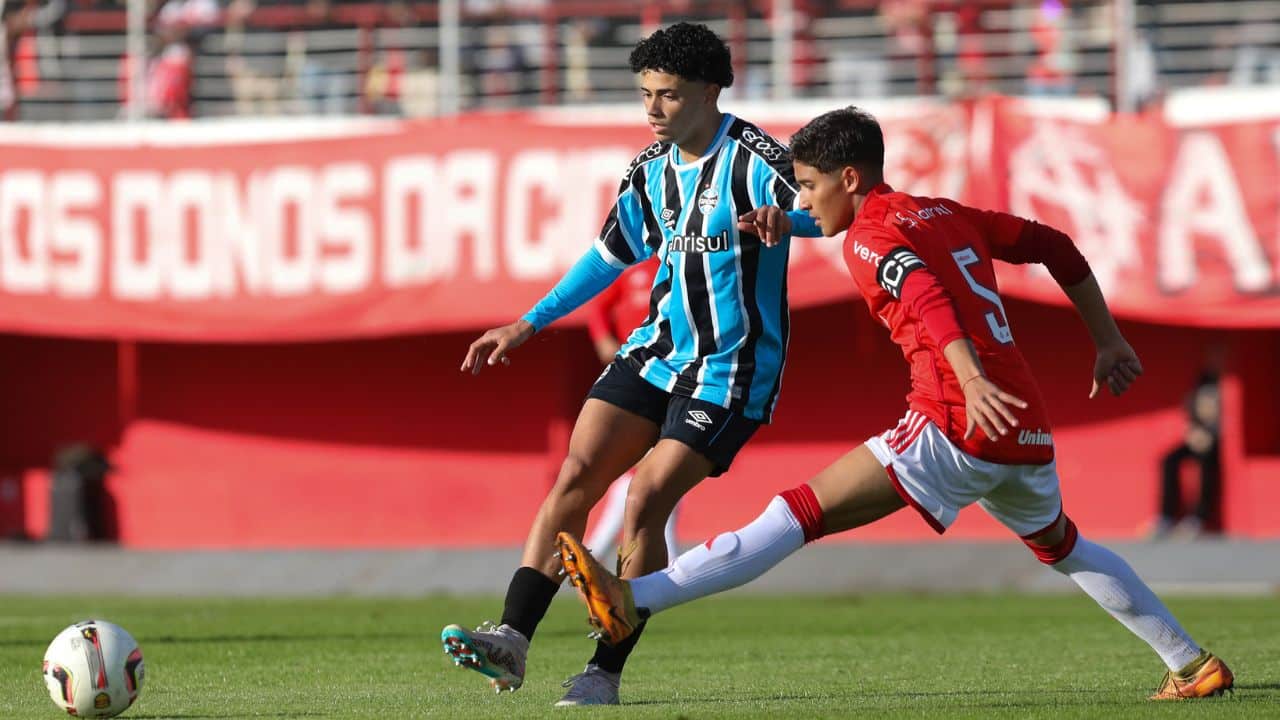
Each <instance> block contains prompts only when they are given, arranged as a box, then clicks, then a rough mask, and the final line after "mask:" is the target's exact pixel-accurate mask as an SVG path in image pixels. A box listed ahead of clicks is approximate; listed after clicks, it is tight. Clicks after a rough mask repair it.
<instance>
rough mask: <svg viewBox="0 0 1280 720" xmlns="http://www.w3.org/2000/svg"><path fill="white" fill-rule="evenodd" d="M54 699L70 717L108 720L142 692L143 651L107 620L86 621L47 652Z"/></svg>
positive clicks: (47, 671)
mask: <svg viewBox="0 0 1280 720" xmlns="http://www.w3.org/2000/svg"><path fill="white" fill-rule="evenodd" d="M43 672H44V683H45V685H46V686H48V688H49V697H51V698H53V702H54V704H56V705H57V706H58V707H60V708H62V709H63V710H66V711H67V714H69V715H74V716H76V717H86V718H109V717H115V716H116V715H119V714H120V713H122V712H124V711H125V710H126V709H127V708H128V707H129V706H130V705H132V704H133V701H134V700H137V699H138V693H139V692H140V691H141V690H142V680H143V677H144V676H145V674H146V673H145V671H144V669H143V665H142V650H140V649H139V648H138V643H136V642H134V640H133V636H132V635H130V634H129V633H127V632H125V629H124V628H122V627H120V626H119V625H115V624H112V623H109V622H107V621H105V620H85V621H84V622H78V623H76V624H75V625H72V626H71V627H69V628H67V629H66V630H63V631H62V632H60V633H58V636H57V637H55V638H54V639H53V642H51V643H49V649H48V650H45V651H44V666H43Z"/></svg>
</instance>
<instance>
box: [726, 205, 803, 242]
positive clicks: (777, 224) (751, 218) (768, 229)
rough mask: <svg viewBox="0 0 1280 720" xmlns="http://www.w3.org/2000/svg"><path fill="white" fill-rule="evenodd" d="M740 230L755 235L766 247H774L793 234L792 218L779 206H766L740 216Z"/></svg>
mask: <svg viewBox="0 0 1280 720" xmlns="http://www.w3.org/2000/svg"><path fill="white" fill-rule="evenodd" d="M738 230H740V231H742V232H749V233H752V234H755V235H757V236H759V237H760V242H762V243H764V245H765V247H773V246H774V245H777V244H778V243H779V242H781V241H782V238H783V237H784V236H785V235H787V234H788V233H790V232H791V217H790V216H788V215H787V213H786V211H785V210H783V209H782V208H780V207H778V206H777V205H765V206H764V207H758V208H756V209H754V210H751V211H749V212H747V213H745V214H743V215H742V216H740V217H739V218H738Z"/></svg>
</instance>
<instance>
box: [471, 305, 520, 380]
mask: <svg viewBox="0 0 1280 720" xmlns="http://www.w3.org/2000/svg"><path fill="white" fill-rule="evenodd" d="M534 332H536V330H535V329H534V327H533V324H532V323H530V322H529V321H528V320H525V319H524V318H521V319H519V320H517V321H515V322H513V323H511V324H510V325H503V326H502V327H500V328H494V329H492V330H488V331H486V332H485V334H483V335H481V336H480V337H479V339H477V340H476V341H475V342H473V343H471V347H469V348H467V356H466V357H465V358H463V360H462V367H461V368H460V370H462V372H467V371H468V370H470V371H471V374H472V375H479V374H480V368H482V367H484V366H485V365H486V364H487V365H496V364H498V363H502V364H503V365H510V364H511V360H510V359H508V358H507V353H508V352H510V351H511V350H515V349H516V348H518V347H520V346H521V345H523V344H524V342H525V341H526V340H528V339H529V338H531V337H533V334H534Z"/></svg>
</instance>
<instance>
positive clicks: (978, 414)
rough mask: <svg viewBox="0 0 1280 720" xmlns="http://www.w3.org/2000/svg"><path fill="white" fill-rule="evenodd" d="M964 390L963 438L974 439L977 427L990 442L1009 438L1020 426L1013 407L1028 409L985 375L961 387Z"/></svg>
mask: <svg viewBox="0 0 1280 720" xmlns="http://www.w3.org/2000/svg"><path fill="white" fill-rule="evenodd" d="M961 387H962V388H963V390H964V416H965V428H964V439H965V440H968V439H969V438H971V437H973V433H974V430H975V429H976V428H982V432H984V433H986V434H987V437H989V438H991V439H993V440H994V439H996V438H999V437H1000V436H1001V435H1008V434H1009V428H1014V427H1017V426H1018V418H1017V417H1016V416H1014V414H1013V408H1015V407H1016V408H1018V409H1020V410H1025V409H1026V408H1027V402H1026V401H1025V400H1023V399H1021V398H1018V397H1014V396H1013V395H1010V394H1009V393H1007V392H1005V391H1003V390H1001V389H1000V388H998V387H996V386H995V384H994V383H992V382H991V381H990V380H988V379H987V378H986V376H984V375H976V376H974V377H973V378H970V379H969V380H966V381H965V383H964V385H962V386H961Z"/></svg>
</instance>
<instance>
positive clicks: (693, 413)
mask: <svg viewBox="0 0 1280 720" xmlns="http://www.w3.org/2000/svg"><path fill="white" fill-rule="evenodd" d="M714 422H715V421H714V420H712V419H711V416H710V415H708V414H707V413H706V412H704V411H702V410H690V411H689V417H687V418H685V419H684V424H685V425H692V426H694V427H696V428H698V429H699V430H706V429H707V428H708V427H710V426H711V424H712V423H714Z"/></svg>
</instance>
